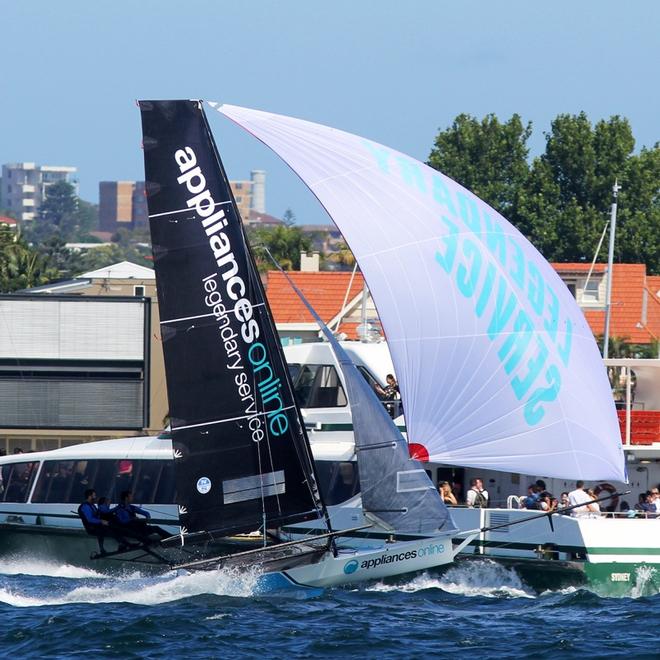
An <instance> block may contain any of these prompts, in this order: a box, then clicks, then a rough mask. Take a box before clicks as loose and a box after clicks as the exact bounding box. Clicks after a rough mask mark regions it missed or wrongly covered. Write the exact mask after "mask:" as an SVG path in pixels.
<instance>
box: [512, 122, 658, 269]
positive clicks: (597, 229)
mask: <svg viewBox="0 0 660 660" xmlns="http://www.w3.org/2000/svg"><path fill="white" fill-rule="evenodd" d="M634 146H635V141H634V138H633V135H632V130H631V127H630V124H629V123H628V121H627V120H626V119H622V118H621V117H617V116H614V117H611V118H610V119H609V120H607V121H605V120H601V121H599V122H597V123H596V125H595V126H593V127H592V125H591V122H590V121H589V120H588V118H587V116H586V115H585V114H584V113H580V114H579V115H559V116H558V117H557V118H556V119H555V120H554V121H553V122H552V124H551V130H550V132H549V133H548V134H547V135H546V149H545V153H544V154H543V155H541V156H540V157H539V158H537V159H535V160H534V162H533V164H532V168H531V171H530V175H529V177H528V179H527V181H526V183H525V185H524V187H523V190H522V191H521V194H520V197H519V204H518V209H517V211H518V213H517V218H516V219H517V220H518V221H519V227H520V229H521V230H522V231H523V232H524V233H526V234H527V236H528V237H529V238H530V239H531V241H532V242H533V243H534V244H535V245H536V246H537V247H538V248H539V249H540V250H541V251H542V252H543V254H544V256H545V257H546V258H548V259H550V260H553V261H591V259H593V255H594V251H595V249H596V246H597V245H598V241H599V239H600V235H601V233H602V231H603V228H604V226H605V224H606V222H607V221H608V219H609V215H610V208H611V203H612V186H613V184H614V182H615V180H618V182H619V183H620V184H621V185H622V187H623V188H622V190H621V192H620V194H619V198H618V219H617V235H616V243H615V256H616V259H617V260H619V261H629V262H642V263H645V264H646V265H647V268H648V270H649V272H650V273H657V272H660V204H659V202H660V200H659V199H658V195H657V191H658V184H659V182H660V151H659V150H658V147H657V146H656V147H655V148H654V149H652V150H648V149H643V150H642V152H641V153H640V154H639V155H634V154H633V149H634ZM606 250H607V243H604V244H603V246H602V248H601V253H600V255H599V257H600V258H601V259H605V258H606V255H607V251H606Z"/></svg>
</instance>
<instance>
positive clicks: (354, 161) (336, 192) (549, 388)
mask: <svg viewBox="0 0 660 660" xmlns="http://www.w3.org/2000/svg"><path fill="white" fill-rule="evenodd" d="M212 105H215V104H212ZM218 110H219V111H220V112H221V113H223V114H224V115H226V116H227V117H229V118H230V119H232V120H233V121H235V122H236V123H237V124H239V125H240V126H242V127H243V128H245V129H246V130H247V131H248V132H250V133H252V134H253V135H254V136H256V137H257V138H259V139H260V140H262V141H263V142H264V143H265V144H266V145H268V146H269V147H270V148H272V149H273V150H274V151H275V152H276V153H277V154H278V155H279V156H281V157H282V158H283V159H284V160H285V161H286V162H287V163H288V164H289V165H290V166H291V167H292V169H293V170H294V171H295V172H296V174H298V175H299V176H300V177H301V179H302V180H303V181H304V182H305V183H306V184H307V185H308V186H309V188H310V189H311V190H312V192H313V193H314V194H315V195H316V196H317V198H318V199H319V200H320V202H321V203H322V204H323V206H324V207H325V209H326V210H327V212H328V213H329V215H330V216H331V218H332V219H333V220H334V222H335V223H336V224H337V226H338V227H339V229H340V230H341V232H342V233H343V235H344V237H345V238H346V240H347V242H348V244H349V245H350V248H351V250H352V251H353V253H354V255H355V257H356V259H357V261H358V263H359V265H360V268H361V269H362V272H363V273H364V275H365V277H366V279H367V282H368V284H369V288H370V290H371V293H372V295H373V298H374V301H375V303H376V306H377V308H378V313H379V316H380V319H381V321H382V324H383V327H384V329H385V332H386V336H387V342H388V345H389V348H390V352H391V354H392V360H393V362H394V365H395V368H396V372H397V377H398V380H399V385H400V388H401V393H402V398H403V401H404V405H405V413H406V424H407V429H408V437H409V440H411V441H413V442H416V443H420V444H423V445H424V446H425V447H426V448H427V450H428V453H429V456H430V458H431V459H432V460H434V461H439V462H442V463H448V464H454V465H464V466H472V467H478V468H487V469H496V470H507V471H519V472H522V473H526V474H537V475H545V476H556V477H565V478H584V479H614V480H625V469H624V460H623V451H622V448H621V438H620V435H619V427H618V423H617V417H616V411H615V408H614V404H613V401H612V395H611V391H610V386H609V382H608V379H607V375H606V372H605V369H604V366H603V363H602V360H601V357H600V354H599V352H598V348H597V346H596V343H595V341H594V338H593V335H592V332H591V330H590V328H589V326H588V324H587V323H586V321H585V318H584V315H583V314H582V312H581V310H580V308H579V307H578V306H577V304H576V302H575V300H574V298H573V297H572V295H571V293H570V292H569V291H568V289H567V288H566V286H565V285H564V284H563V283H562V281H561V279H560V278H559V277H558V275H557V274H556V273H555V271H554V270H553V268H552V267H551V266H550V264H548V263H547V262H546V261H545V259H544V258H543V257H542V256H541V255H540V254H539V252H537V250H536V249H535V248H534V247H533V246H532V245H531V244H530V243H529V242H528V241H527V240H526V239H525V238H524V237H523V235H522V234H521V233H520V232H519V231H518V230H517V229H515V228H514V227H513V226H512V225H511V224H510V223H509V222H507V220H505V218H503V217H502V216H501V215H499V214H498V213H497V212H496V211H494V210H493V209H492V208H490V207H489V206H488V205H487V204H485V203H484V202H482V201H481V200H480V199H478V198H477V197H476V196H475V195H473V194H472V193H470V192H469V191H467V190H466V189H465V188H463V187H461V186H460V185H458V184H457V183H456V182H454V181H452V180H451V179H449V178H448V177H446V176H444V175H443V174H441V173H439V172H437V171H435V170H433V169H431V168H430V167H427V166H426V165H424V164H422V163H420V162H418V161H416V160H414V159H412V158H410V157H408V156H406V155H404V154H402V153H400V152H398V151H395V150H393V149H390V148H388V147H385V146H383V145H381V144H377V143H375V142H372V141H369V140H366V139H364V138H361V137H358V136H356V135H352V134H350V133H345V132H343V131H339V130H335V129H332V128H328V127H325V126H321V125H318V124H313V123H310V122H306V121H302V120H298V119H293V118H290V117H285V116H281V115H274V114H270V113H265V112H260V111H256V110H249V109H245V108H239V107H236V106H230V105H223V106H221V107H218Z"/></svg>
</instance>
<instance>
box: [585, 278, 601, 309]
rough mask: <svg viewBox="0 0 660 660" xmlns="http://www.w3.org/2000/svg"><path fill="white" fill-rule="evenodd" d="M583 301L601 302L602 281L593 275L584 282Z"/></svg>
mask: <svg viewBox="0 0 660 660" xmlns="http://www.w3.org/2000/svg"><path fill="white" fill-rule="evenodd" d="M585 285H586V286H585ZM582 286H583V288H582V302H583V303H598V302H600V295H599V293H600V292H599V288H600V281H599V280H598V279H594V278H593V277H592V278H590V279H589V281H588V282H587V281H586V279H585V280H584V281H583V283H582Z"/></svg>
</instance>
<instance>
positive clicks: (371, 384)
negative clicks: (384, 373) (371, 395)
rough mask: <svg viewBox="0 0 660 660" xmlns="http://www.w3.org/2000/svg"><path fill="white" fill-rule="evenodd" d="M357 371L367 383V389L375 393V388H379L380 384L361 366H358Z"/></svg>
mask: <svg viewBox="0 0 660 660" xmlns="http://www.w3.org/2000/svg"><path fill="white" fill-rule="evenodd" d="M357 370H358V371H359V372H360V373H361V374H362V375H363V376H364V379H365V380H366V381H367V383H369V387H370V388H371V389H372V390H373V391H374V392H376V393H377V392H378V390H377V389H376V386H378V387H381V385H380V383H379V382H378V381H377V380H376V379H375V378H374V377H373V376H372V375H371V374H370V373H369V371H368V370H367V369H365V368H364V367H363V366H362V365H359V364H358V365H357Z"/></svg>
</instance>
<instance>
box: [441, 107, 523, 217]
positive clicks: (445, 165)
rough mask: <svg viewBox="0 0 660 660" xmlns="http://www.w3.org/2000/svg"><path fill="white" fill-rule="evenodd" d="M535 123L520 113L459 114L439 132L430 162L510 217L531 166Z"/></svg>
mask: <svg viewBox="0 0 660 660" xmlns="http://www.w3.org/2000/svg"><path fill="white" fill-rule="evenodd" d="M531 126H532V125H531V123H528V124H527V125H523V122H522V120H521V118H520V116H519V115H517V114H514V115H513V116H512V117H511V119H509V120H508V121H507V122H505V123H501V122H500V121H499V120H498V119H497V117H496V116H495V115H494V114H490V115H487V116H486V117H484V118H483V119H482V120H481V121H478V120H477V119H476V118H475V117H471V116H470V115H466V114H461V115H458V117H456V119H455V120H454V123H453V124H452V126H451V128H449V129H447V130H445V131H442V132H440V133H438V135H437V137H436V138H435V144H434V148H433V149H432V150H431V154H430V156H429V160H428V165H430V166H431V167H433V168H435V169H437V170H439V171H441V172H442V173H443V174H446V175H447V176H449V177H451V178H452V179H454V180H455V181H457V182H458V183H460V184H461V185H462V186H465V187H466V188H468V189H469V190H471V191H472V192H473V193H474V194H475V195H477V196H478V197H480V198H481V199H483V200H484V201H485V202H487V203H488V204H490V205H491V206H493V207H494V208H495V209H497V210H498V211H500V213H502V214H503V215H505V216H506V217H510V215H511V213H512V211H513V209H514V208H515V204H516V194H517V191H518V190H519V188H520V186H521V185H522V183H523V182H524V180H525V178H526V177H527V173H528V170H529V166H528V164H527V155H528V153H529V150H528V148H527V140H528V138H529V136H530V134H531V130H532V128H531Z"/></svg>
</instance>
